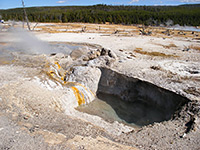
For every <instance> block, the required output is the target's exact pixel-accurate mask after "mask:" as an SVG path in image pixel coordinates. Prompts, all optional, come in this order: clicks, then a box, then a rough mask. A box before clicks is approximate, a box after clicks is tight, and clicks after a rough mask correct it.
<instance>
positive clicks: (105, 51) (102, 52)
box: [101, 48, 107, 56]
mask: <svg viewBox="0 0 200 150" xmlns="http://www.w3.org/2000/svg"><path fill="white" fill-rule="evenodd" d="M106 54H107V50H106V49H105V48H102V49H101V56H103V55H106Z"/></svg>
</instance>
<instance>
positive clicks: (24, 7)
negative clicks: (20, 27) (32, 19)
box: [22, 0, 31, 30]
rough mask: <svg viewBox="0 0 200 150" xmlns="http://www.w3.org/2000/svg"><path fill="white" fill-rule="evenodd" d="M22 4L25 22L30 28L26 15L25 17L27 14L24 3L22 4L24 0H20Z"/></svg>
mask: <svg viewBox="0 0 200 150" xmlns="http://www.w3.org/2000/svg"><path fill="white" fill-rule="evenodd" d="M22 6H23V10H24V18H25V20H26V22H27V26H28V29H29V30H31V28H30V25H29V21H28V17H27V14H26V9H25V5H24V1H23V0H22Z"/></svg>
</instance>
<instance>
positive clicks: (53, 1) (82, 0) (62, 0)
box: [0, 0, 200, 9]
mask: <svg viewBox="0 0 200 150" xmlns="http://www.w3.org/2000/svg"><path fill="white" fill-rule="evenodd" d="M24 2H25V5H26V6H27V7H32V6H69V5H95V4H107V5H179V4H196V3H198V4H200V0H24ZM16 7H21V0H0V9H8V8H16Z"/></svg>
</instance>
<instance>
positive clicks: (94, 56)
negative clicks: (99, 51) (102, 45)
mask: <svg viewBox="0 0 200 150" xmlns="http://www.w3.org/2000/svg"><path fill="white" fill-rule="evenodd" d="M88 57H89V60H93V59H95V58H97V55H96V54H94V53H93V54H90V55H89V56H88Z"/></svg>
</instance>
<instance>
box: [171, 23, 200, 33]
mask: <svg viewBox="0 0 200 150" xmlns="http://www.w3.org/2000/svg"><path fill="white" fill-rule="evenodd" d="M169 29H173V30H182V31H195V32H200V29H199V28H196V27H192V26H180V25H179V24H176V25H174V26H172V27H170V28H169Z"/></svg>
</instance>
